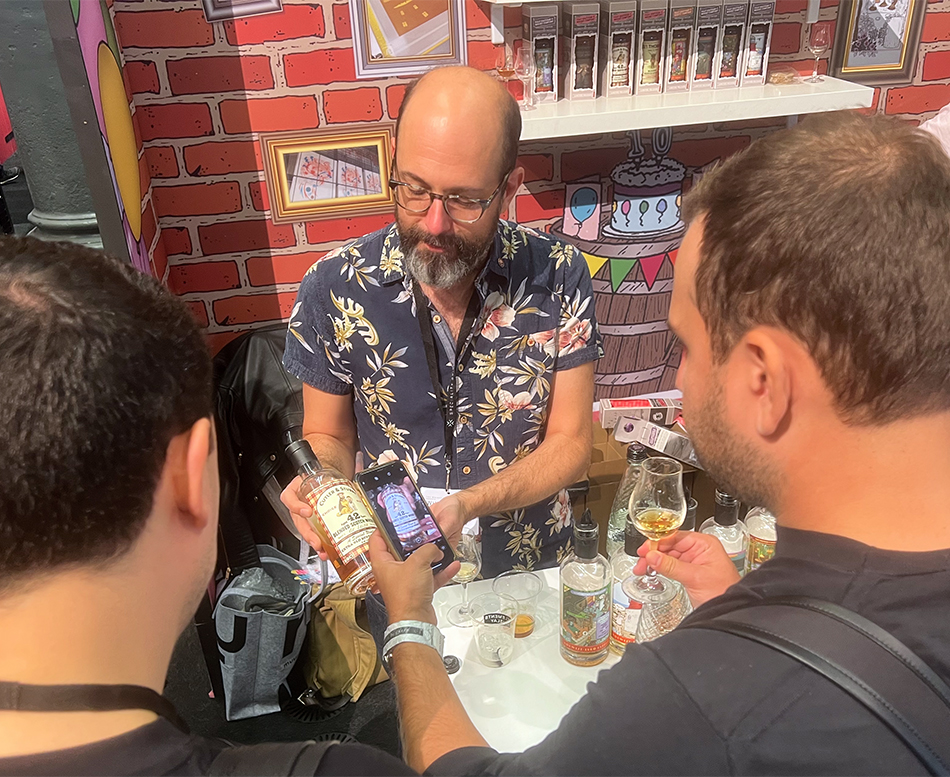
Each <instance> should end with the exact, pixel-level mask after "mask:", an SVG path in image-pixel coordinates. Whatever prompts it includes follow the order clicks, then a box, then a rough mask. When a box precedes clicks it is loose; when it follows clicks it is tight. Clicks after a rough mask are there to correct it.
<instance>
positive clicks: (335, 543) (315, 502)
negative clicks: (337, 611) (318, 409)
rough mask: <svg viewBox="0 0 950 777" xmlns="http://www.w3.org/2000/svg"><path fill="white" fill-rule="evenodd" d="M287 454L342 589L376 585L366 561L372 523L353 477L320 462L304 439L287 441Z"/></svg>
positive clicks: (358, 593) (357, 589)
mask: <svg viewBox="0 0 950 777" xmlns="http://www.w3.org/2000/svg"><path fill="white" fill-rule="evenodd" d="M287 458H289V459H290V462H291V463H292V464H293V466H294V468H295V469H296V470H297V473H298V474H299V475H300V478H301V483H300V489H299V490H298V492H297V494H298V496H299V497H300V500H301V501H302V502H306V503H307V504H309V505H310V508H311V509H312V510H313V515H311V517H310V524H311V526H313V529H314V531H315V532H316V533H317V535H318V536H319V537H320V541H321V542H322V543H323V550H324V551H325V552H326V554H327V558H328V559H329V560H330V563H331V564H333V568H334V569H336V571H337V574H339V576H340V580H342V581H343V585H344V586H345V587H346V590H347V591H349V592H350V593H351V594H353V595H354V596H362V595H363V594H365V593H366V592H367V591H368V590H369V589H370V588H372V587H374V586H375V585H376V579H375V578H374V577H373V568H372V567H371V566H370V563H369V538H370V535H371V534H372V533H373V532H374V531H376V524H375V523H374V522H373V518H372V515H371V514H370V512H369V508H368V507H367V506H366V502H365V501H363V496H362V494H360V492H359V490H358V489H357V488H356V485H355V484H354V483H353V481H351V480H347V479H346V478H345V477H343V475H341V474H340V473H339V472H337V471H336V470H335V469H331V468H329V467H324V466H322V465H321V464H320V461H319V460H318V459H317V457H316V455H315V454H314V452H313V449H312V448H311V447H310V443H309V442H307V441H306V440H297V441H295V442H292V443H291V444H290V445H288V446H287Z"/></svg>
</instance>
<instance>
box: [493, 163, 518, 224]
mask: <svg viewBox="0 0 950 777" xmlns="http://www.w3.org/2000/svg"><path fill="white" fill-rule="evenodd" d="M522 183H524V168H523V167H521V166H520V165H518V166H517V167H515V169H514V170H512V171H511V175H509V176H508V183H506V184H505V191H504V192H502V200H501V210H500V211H499V212H500V213H503V212H504V211H506V210H508V208H509V206H510V205H511V201H512V200H513V199H514V198H515V194H516V193H517V191H518V189H520V188H521V184H522Z"/></svg>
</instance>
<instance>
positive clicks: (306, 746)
mask: <svg viewBox="0 0 950 777" xmlns="http://www.w3.org/2000/svg"><path fill="white" fill-rule="evenodd" d="M335 744H336V742H335V741H330V742H313V741H308V742H267V743H265V744H260V745H235V746H233V747H226V748H224V750H222V751H221V752H220V753H218V754H217V755H216V756H215V758H214V760H213V761H212V762H211V766H210V768H209V769H208V771H207V774H208V775H209V777H259V775H261V774H268V775H274V777H278V775H293V777H312V776H313V775H315V774H316V773H317V768H318V767H319V766H320V761H322V760H323V756H324V755H325V754H326V752H327V750H329V749H330V747H332V746H333V745H335Z"/></svg>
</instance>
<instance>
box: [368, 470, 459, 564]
mask: <svg viewBox="0 0 950 777" xmlns="http://www.w3.org/2000/svg"><path fill="white" fill-rule="evenodd" d="M356 482H357V483H358V484H359V486H360V488H361V489H362V490H363V494H365V496H366V501H367V502H368V503H369V506H370V508H371V509H372V511H373V518H374V520H375V521H376V525H377V526H378V527H379V529H380V531H381V532H382V534H383V539H385V540H386V544H387V545H388V546H389V549H390V550H391V551H392V553H393V555H394V556H396V558H398V559H401V560H402V561H405V560H406V559H407V558H408V557H409V555H410V554H411V553H412V552H413V551H414V550H418V549H419V548H421V547H422V546H423V545H427V544H430V543H431V544H434V545H435V546H436V547H437V548H438V549H439V550H440V551H442V558H441V559H440V560H439V561H437V562H436V563H435V564H433V565H432V571H433V572H440V571H441V570H443V569H445V568H446V567H447V566H448V565H449V564H451V563H452V562H453V561H454V560H455V553H453V551H452V546H451V545H449V542H448V540H446V539H445V535H444V534H442V530H441V529H440V528H439V525H438V524H437V523H436V522H435V518H433V517H432V511H431V510H430V509H429V506H428V505H427V504H426V502H425V500H424V499H423V498H422V494H420V493H419V489H418V488H417V487H416V484H415V482H414V481H413V479H412V477H411V476H410V475H409V472H408V470H406V467H405V465H404V464H403V463H402V462H401V461H391V462H389V463H388V464H381V465H379V466H378V467H370V468H369V469H364V470H363V471H362V472H360V473H359V474H357V476H356Z"/></svg>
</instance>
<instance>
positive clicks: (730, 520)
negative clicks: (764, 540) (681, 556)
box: [699, 488, 749, 575]
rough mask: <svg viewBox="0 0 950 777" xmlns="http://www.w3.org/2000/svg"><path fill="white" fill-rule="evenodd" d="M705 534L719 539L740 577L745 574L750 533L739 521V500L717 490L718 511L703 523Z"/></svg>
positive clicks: (701, 527)
mask: <svg viewBox="0 0 950 777" xmlns="http://www.w3.org/2000/svg"><path fill="white" fill-rule="evenodd" d="M699 530H700V531H701V532H702V533H703V534H711V535H712V536H713V537H716V538H718V539H719V541H720V542H721V543H722V546H723V547H724V548H725V549H726V553H728V554H729V558H731V559H732V563H733V564H735V565H736V570H737V571H738V572H739V574H740V575H743V574H745V558H746V553H747V552H748V549H749V533H748V532H747V531H746V527H745V524H744V523H743V522H742V521H740V520H739V500H738V499H736V498H735V497H734V496H732V495H730V494H727V493H726V492H725V491H720V490H719V489H718V488H717V489H716V509H715V511H714V512H713V516H712V518H707V519H706V520H705V521H703V525H702V526H700V527H699Z"/></svg>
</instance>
